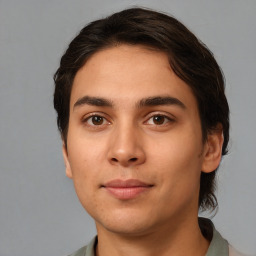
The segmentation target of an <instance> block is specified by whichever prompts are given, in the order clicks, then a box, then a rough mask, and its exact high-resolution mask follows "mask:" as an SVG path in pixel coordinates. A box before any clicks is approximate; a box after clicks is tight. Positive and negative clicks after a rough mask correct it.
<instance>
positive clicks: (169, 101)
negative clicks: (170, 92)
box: [137, 96, 186, 109]
mask: <svg viewBox="0 0 256 256" xmlns="http://www.w3.org/2000/svg"><path fill="white" fill-rule="evenodd" d="M161 105H176V106H179V107H181V108H183V109H186V106H185V104H184V103H183V102H181V101H180V100H179V99H177V98H174V97H170V96H157V97H149V98H145V99H141V100H140V101H139V102H138V104H137V106H138V107H139V108H142V107H145V106H146V107H150V106H161Z"/></svg>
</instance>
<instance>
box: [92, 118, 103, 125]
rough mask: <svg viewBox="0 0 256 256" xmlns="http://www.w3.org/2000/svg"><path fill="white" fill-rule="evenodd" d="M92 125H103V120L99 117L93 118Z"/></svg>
mask: <svg viewBox="0 0 256 256" xmlns="http://www.w3.org/2000/svg"><path fill="white" fill-rule="evenodd" d="M92 123H93V124H95V125H100V124H102V123H103V118H102V117H101V116H94V117H93V118H92Z"/></svg>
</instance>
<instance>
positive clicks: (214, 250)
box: [81, 219, 228, 256]
mask: <svg viewBox="0 0 256 256" xmlns="http://www.w3.org/2000/svg"><path fill="white" fill-rule="evenodd" d="M204 221H207V222H208V224H209V225H211V227H212V231H211V232H212V240H211V242H210V246H209V248H208V251H207V253H206V255H205V256H216V255H218V256H228V242H227V241H226V240H225V239H224V238H223V237H222V236H221V235H220V233H219V232H218V231H217V230H216V229H215V227H214V225H213V223H212V221H210V220H209V219H204ZM96 245H97V236H96V237H94V239H92V240H91V242H90V243H89V244H88V245H87V246H86V250H85V254H83V256H95V254H94V248H95V247H96ZM81 256H82V255H81Z"/></svg>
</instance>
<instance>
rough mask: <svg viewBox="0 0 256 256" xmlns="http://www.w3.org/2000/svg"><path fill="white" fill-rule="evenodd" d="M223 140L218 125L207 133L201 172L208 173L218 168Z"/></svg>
mask: <svg viewBox="0 0 256 256" xmlns="http://www.w3.org/2000/svg"><path fill="white" fill-rule="evenodd" d="M223 140H224V138H223V132H222V127H220V125H219V127H218V129H216V130H213V131H212V132H211V133H210V134H208V136H207V141H206V143H205V148H204V159H203V164H202V172H205V173H209V172H212V171H214V170H215V169H217V168H218V166H219V164H220V161H221V156H222V144H223Z"/></svg>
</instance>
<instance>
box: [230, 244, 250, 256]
mask: <svg viewBox="0 0 256 256" xmlns="http://www.w3.org/2000/svg"><path fill="white" fill-rule="evenodd" d="M228 249H229V256H246V255H245V254H242V253H241V252H238V251H237V250H236V249H235V248H234V247H233V246H231V245H229V246H228Z"/></svg>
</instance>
